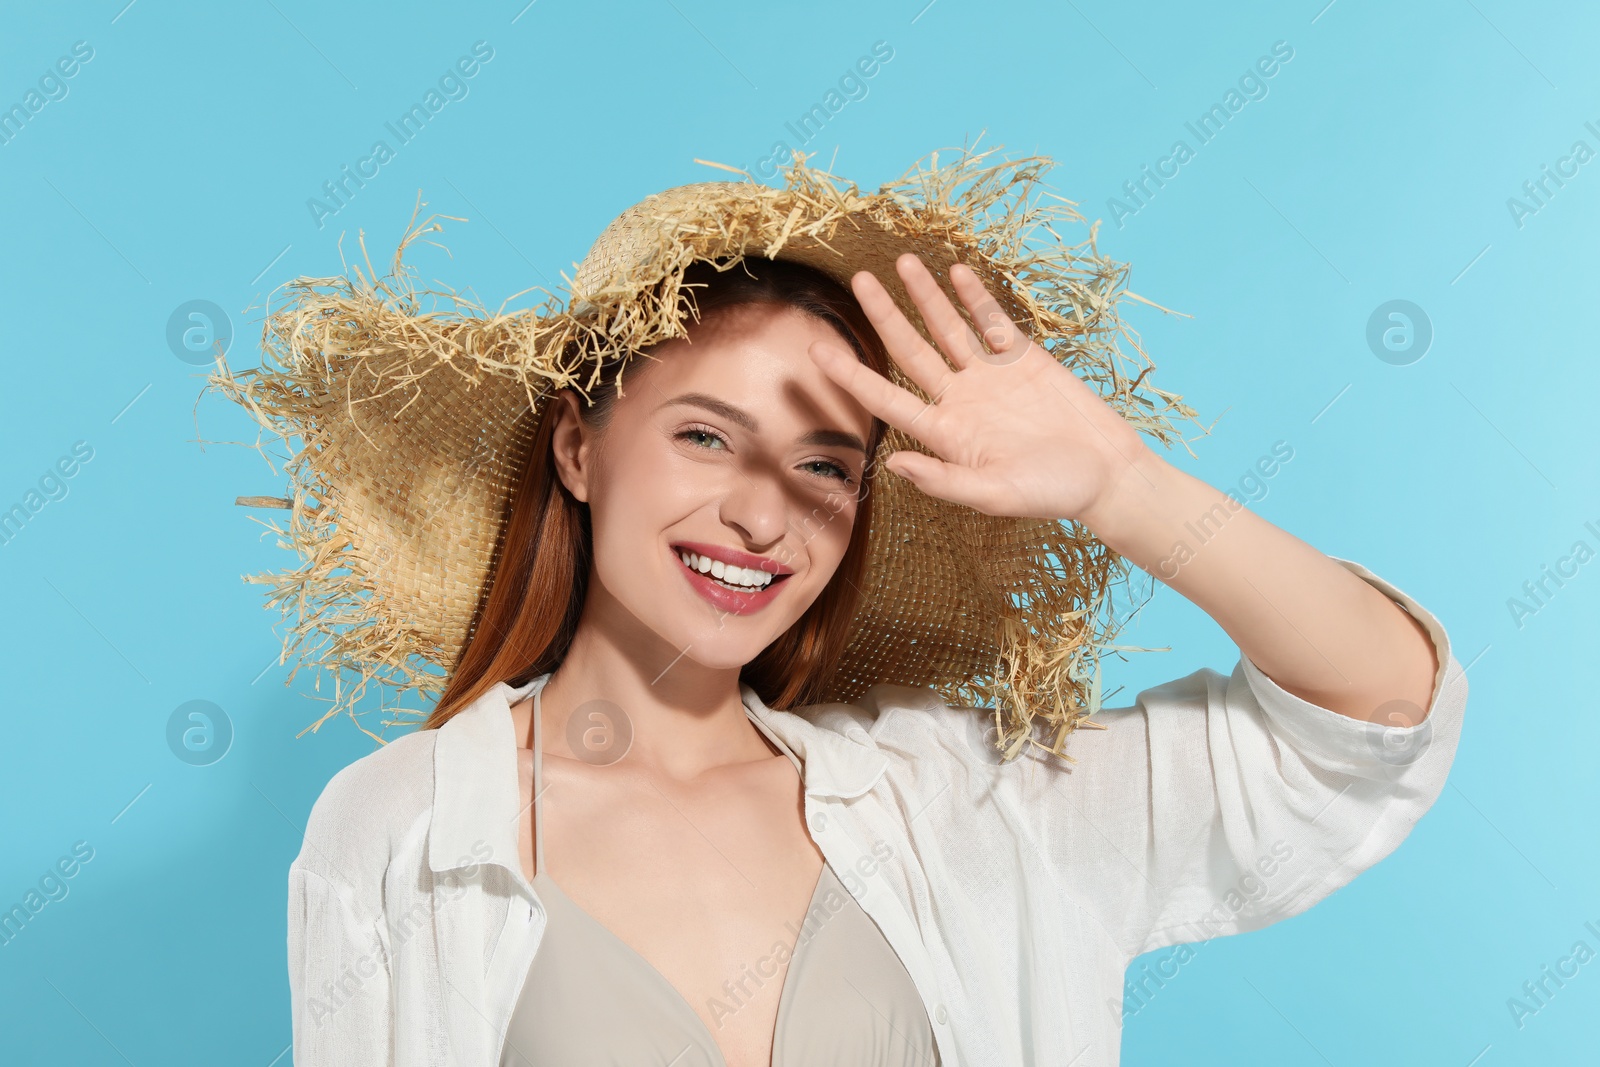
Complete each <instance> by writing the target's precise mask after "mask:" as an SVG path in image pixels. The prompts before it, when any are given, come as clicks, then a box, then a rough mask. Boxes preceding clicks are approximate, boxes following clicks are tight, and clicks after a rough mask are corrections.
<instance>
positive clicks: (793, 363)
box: [553, 302, 873, 668]
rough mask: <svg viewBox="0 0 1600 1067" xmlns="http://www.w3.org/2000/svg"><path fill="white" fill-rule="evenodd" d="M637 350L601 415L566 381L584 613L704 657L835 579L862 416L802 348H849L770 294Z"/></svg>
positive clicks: (559, 461) (768, 627)
mask: <svg viewBox="0 0 1600 1067" xmlns="http://www.w3.org/2000/svg"><path fill="white" fill-rule="evenodd" d="M688 333H689V336H688V338H687V339H674V340H672V341H669V342H666V343H664V344H662V345H660V346H658V347H657V348H656V349H654V351H653V353H652V355H653V357H654V358H646V359H642V360H639V361H638V362H636V363H635V364H633V365H632V366H631V367H630V368H629V371H628V373H627V374H626V375H625V377H624V379H623V389H624V393H623V395H622V396H621V397H619V398H618V399H617V400H616V401H615V403H614V405H613V406H612V409H611V411H610V414H609V418H608V419H607V420H606V422H605V424H604V425H603V426H601V427H592V426H589V425H586V424H585V423H584V422H583V421H582V420H581V419H580V418H578V415H577V410H578V404H579V403H581V401H578V400H577V399H576V398H575V397H573V396H572V395H571V394H564V399H565V403H566V407H567V410H565V411H562V412H561V413H560V415H559V417H560V418H561V420H562V421H561V422H560V423H559V424H558V429H557V431H556V435H555V439H554V442H553V444H554V456H555V462H556V467H557V471H558V474H559V476H560V478H561V480H562V482H563V484H565V485H566V487H567V489H568V491H569V492H571V493H572V494H573V495H574V496H575V497H576V498H577V499H579V500H581V501H584V502H585V503H587V504H588V506H589V516H590V523H591V531H592V536H593V560H592V571H591V579H590V585H589V603H588V604H587V605H586V613H587V615H588V616H593V617H594V618H595V621H598V622H601V623H602V624H609V625H613V626H616V627H618V628H619V636H622V635H623V634H626V635H627V637H628V639H630V640H656V641H660V642H662V643H664V644H665V645H669V646H671V648H672V649H673V650H674V653H673V654H674V655H676V654H678V653H682V652H685V650H688V651H687V652H686V654H687V655H689V656H692V657H693V658H694V659H695V660H696V661H697V662H699V663H701V664H703V665H705V666H707V667H715V668H728V667H738V666H742V665H743V664H745V663H748V662H749V661H750V660H752V659H753V658H755V656H756V655H757V654H758V653H759V652H760V651H761V650H762V649H763V648H765V647H766V646H767V645H769V644H771V643H772V641H773V640H774V639H775V638H777V637H778V636H779V635H780V634H782V633H783V632H784V631H785V630H787V629H788V628H789V627H790V626H791V625H793V624H794V623H795V621H796V620H798V619H799V618H800V616H801V615H802V614H804V612H805V611H806V609H807V608H808V607H809V606H810V605H811V604H812V602H813V601H815V600H816V598H817V597H818V595H819V594H820V593H821V592H822V591H823V589H824V587H825V586H826V585H827V584H828V582H829V580H830V579H831V578H832V577H833V575H834V573H835V571H836V570H837V568H838V566H839V563H840V561H841V560H842V559H843V557H844V554H845V551H846V549H847V548H848V547H849V543H850V537H851V531H852V528H853V526H854V523H855V519H856V515H857V512H858V509H859V502H858V496H859V493H860V488H861V485H862V478H863V475H864V473H865V467H866V463H867V455H866V448H867V446H868V443H869V442H870V440H871V437H872V431H873V419H872V416H871V415H870V414H869V413H868V412H867V410H866V409H865V408H863V407H862V406H861V405H860V404H859V403H858V402H857V401H856V400H855V399H854V398H853V397H852V396H850V394H849V393H847V392H846V391H845V390H843V389H841V388H840V387H839V386H837V385H835V384H834V383H833V381H832V380H831V379H829V378H828V377H827V376H826V375H825V374H824V373H823V372H822V371H821V369H820V368H818V367H817V365H816V364H815V363H814V362H813V361H812V359H811V357H810V356H809V355H808V349H809V348H810V346H811V345H812V344H814V343H818V342H821V343H824V344H831V345H833V346H835V347H841V348H845V349H847V350H848V348H849V345H848V342H847V341H846V340H845V338H843V337H842V336H841V335H840V333H839V332H838V330H837V329H836V328H835V327H834V326H832V325H831V324H829V323H827V322H825V321H823V320H822V319H820V318H817V317H815V316H812V315H809V314H807V313H805V312H803V311H800V310H799V309H796V308H794V307H791V306H788V305H784V304H777V303H767V302H762V303H753V304H740V305H735V306H731V307H724V308H720V309H717V310H716V311H715V312H713V313H710V314H708V315H706V317H705V318H704V319H702V320H701V321H700V322H698V323H693V324H691V325H690V326H689V328H688Z"/></svg>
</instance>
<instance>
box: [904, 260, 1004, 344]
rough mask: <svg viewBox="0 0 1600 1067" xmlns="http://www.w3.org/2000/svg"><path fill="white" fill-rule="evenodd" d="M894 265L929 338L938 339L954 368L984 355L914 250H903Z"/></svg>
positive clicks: (965, 323)
mask: <svg viewBox="0 0 1600 1067" xmlns="http://www.w3.org/2000/svg"><path fill="white" fill-rule="evenodd" d="M894 265H895V269H896V270H898V271H899V272H900V280H901V281H903V282H905V286H906V292H908V293H910V294H911V299H912V300H914V301H916V304H917V310H918V311H920V312H922V321H923V322H925V323H927V324H928V330H929V332H930V333H932V334H933V339H934V340H935V341H937V342H939V347H940V348H942V349H943V350H944V352H945V354H946V355H948V356H949V357H950V362H951V363H953V364H955V367H956V370H965V369H966V368H967V367H968V366H970V365H971V363H972V361H973V360H974V359H986V358H988V353H986V352H984V350H983V342H981V341H979V340H978V335H977V334H975V333H973V332H972V328H971V327H970V326H968V325H967V320H966V319H964V318H962V317H961V312H959V311H957V310H956V306H955V305H954V304H952V303H950V298H949V297H948V296H946V295H945V293H944V290H943V289H941V288H939V283H938V282H937V281H936V280H935V279H934V277H933V272H932V271H930V270H929V269H928V265H927V264H926V263H924V262H922V257H921V256H918V255H917V254H916V253H915V252H904V253H902V254H901V255H900V256H899V258H897V259H896V260H895V261H894Z"/></svg>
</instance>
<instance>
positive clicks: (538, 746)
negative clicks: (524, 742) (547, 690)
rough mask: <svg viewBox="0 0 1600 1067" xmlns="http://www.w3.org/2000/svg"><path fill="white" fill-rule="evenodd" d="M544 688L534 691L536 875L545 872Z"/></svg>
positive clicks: (534, 868) (534, 836)
mask: <svg viewBox="0 0 1600 1067" xmlns="http://www.w3.org/2000/svg"><path fill="white" fill-rule="evenodd" d="M543 689H544V686H540V687H539V688H538V689H536V690H534V693H533V873H534V877H538V876H539V875H541V874H543V873H544V825H543V823H542V822H541V820H540V814H541V811H540V804H539V795H540V794H541V793H543V792H544V770H543V767H542V764H543V763H544V739H543V737H542V736H541V735H542V734H543V732H544V731H543V729H542V727H543V724H544V723H543V720H544V716H543V715H541V714H539V694H540V692H541V691H542V690H543Z"/></svg>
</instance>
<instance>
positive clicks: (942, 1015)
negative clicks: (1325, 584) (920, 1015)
mask: <svg viewBox="0 0 1600 1067" xmlns="http://www.w3.org/2000/svg"><path fill="white" fill-rule="evenodd" d="M933 1017H934V1018H935V1019H937V1020H939V1025H940V1026H943V1025H944V1024H945V1023H947V1022H949V1021H950V1013H949V1012H947V1011H945V1010H944V1005H943V1004H941V1005H939V1006H938V1007H937V1008H935V1009H933Z"/></svg>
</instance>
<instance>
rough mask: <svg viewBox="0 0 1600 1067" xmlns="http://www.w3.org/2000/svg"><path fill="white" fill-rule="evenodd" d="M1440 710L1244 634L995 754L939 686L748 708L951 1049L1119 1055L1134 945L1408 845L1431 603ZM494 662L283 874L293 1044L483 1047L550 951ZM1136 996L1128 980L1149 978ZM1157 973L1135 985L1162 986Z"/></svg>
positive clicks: (332, 786) (352, 783) (972, 1056)
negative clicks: (1054, 746) (1335, 679)
mask: <svg viewBox="0 0 1600 1067" xmlns="http://www.w3.org/2000/svg"><path fill="white" fill-rule="evenodd" d="M1339 562H1340V563H1342V564H1344V565H1345V566H1346V567H1348V568H1349V569H1350V570H1352V571H1353V572H1354V573H1356V574H1357V575H1359V576H1360V577H1362V578H1364V579H1366V580H1367V581H1368V582H1370V583H1371V584H1372V585H1374V586H1375V587H1376V588H1378V589H1379V590H1381V591H1382V592H1384V593H1385V594H1387V595H1388V596H1389V597H1390V598H1392V599H1393V600H1395V601H1396V602H1398V603H1399V604H1400V605H1401V606H1402V607H1404V608H1405V609H1406V610H1407V611H1408V612H1410V613H1411V614H1412V615H1413V616H1414V617H1415V618H1417V619H1418V620H1419V621H1420V622H1422V623H1423V625H1424V626H1425V628H1426V629H1427V632H1428V634H1429V636H1430V637H1431V638H1432V640H1433V644H1434V648H1435V650H1436V652H1437V655H1438V663H1439V667H1438V672H1437V674H1436V676H1435V678H1434V689H1433V695H1432V698H1431V702H1430V704H1429V707H1428V715H1427V718H1426V719H1425V720H1424V721H1423V722H1422V723H1421V724H1419V725H1416V726H1412V727H1406V728H1401V727H1395V726H1386V725H1384V724H1381V723H1369V722H1362V721H1358V720H1355V719H1351V718H1348V717H1346V716H1343V715H1339V714H1337V713H1335V712H1332V711H1329V710H1327V709H1325V708H1321V707H1318V706H1316V705H1314V704H1310V703H1308V702H1306V701H1304V700H1301V699H1300V698H1298V697H1296V696H1293V695H1291V694H1290V693H1288V692H1286V691H1285V690H1283V689H1282V688H1280V687H1279V686H1278V685H1277V684H1276V683H1275V682H1273V681H1272V680H1271V679H1270V678H1268V677H1267V676H1266V675H1265V674H1263V673H1262V672H1261V670H1260V668H1259V667H1257V666H1256V665H1255V664H1254V663H1252V662H1251V661H1250V659H1249V658H1248V657H1241V658H1240V660H1239V662H1238V664H1237V666H1235V668H1234V670H1233V673H1232V675H1231V676H1229V677H1224V676H1223V675H1221V674H1219V673H1218V672H1216V671H1214V670H1211V669H1209V668H1206V669H1202V670H1198V671H1196V672H1194V673H1193V674H1190V675H1188V676H1186V677H1183V678H1179V679H1176V680H1174V681H1171V682H1167V683H1165V684H1163V685H1158V686H1155V687H1153V688H1150V689H1147V690H1144V691H1143V692H1141V693H1139V694H1138V696H1137V697H1136V698H1135V702H1134V704H1133V705H1132V706H1129V707H1125V708H1114V709H1106V710H1103V711H1102V712H1100V713H1099V714H1098V715H1096V716H1095V718H1096V719H1097V720H1098V721H1100V722H1102V723H1104V724H1105V725H1106V727H1107V729H1105V730H1103V731H1097V730H1083V731H1081V732H1076V733H1074V734H1073V735H1072V737H1071V740H1070V742H1069V751H1070V752H1071V754H1072V755H1073V756H1074V757H1075V758H1076V759H1077V761H1078V762H1077V763H1075V764H1072V763H1067V762H1065V761H1062V760H1059V759H1058V758H1056V757H1053V756H1049V755H1047V754H1030V755H1027V756H1024V757H1023V758H1021V759H1019V760H1018V761H1016V762H1013V763H1010V764H999V763H998V762H997V759H996V758H995V756H994V754H993V753H992V752H991V751H990V750H989V749H987V748H986V747H985V745H984V741H983V737H982V734H983V730H984V727H985V725H986V724H987V723H988V722H989V721H990V720H989V719H988V717H987V714H986V713H984V712H982V711H974V710H972V709H966V708H957V707H949V706H946V705H945V704H944V703H943V701H942V700H940V698H939V697H938V696H937V695H936V694H934V692H933V691H932V690H930V689H917V688H907V687H903V686H892V685H878V686H874V687H873V688H872V689H871V690H869V691H868V692H867V693H866V694H865V695H864V696H862V697H861V698H860V699H859V700H858V701H856V702H854V703H851V704H824V705H816V706H814V707H810V708H807V709H804V711H803V713H796V712H789V711H778V710H773V709H770V708H767V707H766V706H765V705H763V704H762V703H761V701H760V699H759V698H758V697H757V696H756V694H755V692H754V691H753V690H752V689H750V688H749V687H748V686H742V687H741V689H742V693H743V698H744V704H745V708H746V713H747V714H748V715H749V717H750V719H751V720H752V722H754V723H755V724H756V726H758V727H759V728H761V729H762V731H763V732H764V733H765V734H766V735H767V736H769V737H771V738H773V740H774V742H775V743H776V744H778V745H779V746H780V747H782V748H786V749H788V750H790V751H792V752H794V753H795V754H796V755H797V756H798V757H799V758H800V759H801V760H802V761H803V765H804V775H803V778H804V788H805V814H806V822H807V825H808V827H809V829H810V831H811V835H812V838H813V839H814V840H815V841H816V843H817V845H818V847H819V848H820V849H821V850H822V853H823V855H824V856H825V857H826V859H827V862H828V863H829V865H830V866H832V867H833V869H834V871H835V872H836V873H837V874H838V875H839V877H840V878H841V880H843V881H844V882H845V884H846V886H847V887H849V888H850V890H851V892H852V893H855V894H857V896H858V899H859V900H860V902H861V905H862V907H863V908H864V909H865V910H866V912H867V914H868V915H870V916H871V917H872V919H873V920H874V921H875V922H876V923H877V924H878V926H879V927H880V928H881V929H882V930H883V932H884V935H885V936H886V937H887V939H888V941H889V943H890V945H891V946H892V947H893V948H894V950H895V951H896V952H897V953H898V954H899V956H900V958H901V960H902V961H903V962H904V964H905V966H906V969H907V971H908V972H909V973H910V975H911V977H912V980H913V981H914V982H915V983H916V986H917V989H918V991H919V993H920V994H921V996H922V999H923V1002H924V1004H925V1006H926V1008H927V1011H928V1017H929V1019H930V1020H931V1021H932V1022H933V1028H934V1034H935V1038H936V1040H937V1042H938V1046H939V1053H940V1057H941V1059H942V1061H943V1063H944V1064H945V1065H946V1067H988V1065H1006V1067H1010V1065H1014V1064H1050V1065H1053V1067H1065V1065H1068V1064H1071V1065H1072V1067H1114V1065H1115V1064H1116V1063H1117V1060H1118V1055H1119V1052H1120V1041H1121V1027H1122V1001H1123V994H1124V984H1123V979H1124V972H1125V970H1126V968H1127V966H1128V963H1129V961H1130V960H1132V959H1133V958H1134V957H1135V956H1137V955H1139V954H1140V953H1144V952H1149V951H1151V950H1153V949H1158V948H1162V947H1165V946H1170V945H1176V944H1180V943H1183V942H1191V941H1200V940H1204V939H1206V938H1209V937H1217V936H1221V935H1225V934H1233V933H1239V932H1241V931H1245V930H1253V929H1257V928H1260V927H1263V926H1266V925H1268V924H1270V923H1273V922H1276V921H1277V920H1279V919H1283V918H1287V917H1288V916H1291V915H1295V914H1297V913H1299V912H1302V911H1304V910H1306V909H1307V908H1309V907H1311V906H1312V905H1313V904H1315V903H1316V902H1317V901H1319V900H1321V899H1323V898H1324V897H1326V896H1327V895H1328V894H1329V893H1331V892H1333V891H1334V890H1335V889H1338V888H1339V887H1340V886H1343V885H1345V884H1347V883H1348V882H1349V881H1350V880H1351V879H1352V878H1354V877H1355V876H1356V875H1357V874H1359V873H1360V872H1361V871H1363V870H1365V869H1366V868H1368V867H1370V866H1372V865H1373V864H1374V863H1376V862H1378V861H1379V860H1381V859H1382V858H1383V857H1385V856H1387V855H1388V854H1389V853H1390V852H1392V851H1394V849H1395V847H1396V846H1397V845H1399V844H1400V842H1401V841H1402V840H1403V839H1404V838H1405V836H1406V834H1407V833H1409V832H1410V830H1411V827H1412V825H1413V824H1415V823H1416V821H1417V819H1418V818H1420V817H1421V815H1422V813H1423V812H1425V811H1426V810H1427V809H1428V807H1429V806H1430V805H1431V804H1432V803H1433V801H1434V799H1435V798H1436V797H1437V796H1438V795H1439V792H1440V790H1441V789H1442V788H1443V787H1444V782H1445V776H1446V774H1447V773H1448V772H1449V768H1450V763H1451V760H1452V759H1453V757H1454V755H1455V749H1456V742H1457V739H1458V737H1459V735H1460V730H1461V719H1462V713H1463V709H1464V707H1465V704H1466V698H1467V682H1466V676H1465V674H1464V673H1463V671H1462V668H1461V665H1460V663H1458V662H1457V661H1456V659H1455V658H1454V656H1453V655H1452V654H1451V652H1450V644H1449V640H1448V638H1447V637H1446V635H1445V632H1444V629H1443V627H1442V626H1441V625H1440V623H1439V621H1438V620H1437V619H1436V618H1434V616H1433V615H1432V614H1430V613H1429V612H1428V611H1427V610H1426V609H1424V608H1422V607H1421V606H1420V605H1419V604H1417V603H1416V602H1415V601H1414V600H1412V599H1411V598H1410V597H1409V596H1407V595H1406V594H1404V593H1402V592H1401V591H1400V590H1398V589H1397V588H1395V587H1394V586H1392V585H1390V584H1389V583H1388V582H1386V581H1384V580H1383V579H1381V578H1378V577H1376V576H1375V575H1373V574H1372V573H1371V572H1370V571H1368V570H1367V569H1366V568H1365V567H1363V566H1361V565H1360V564H1358V563H1351V562H1349V561H1347V560H1339ZM548 677H549V676H548V675H545V676H543V677H541V678H538V679H535V680H534V681H533V682H530V683H529V684H527V685H525V686H522V687H520V688H513V687H511V686H509V685H507V684H505V683H501V684H500V685H498V686H497V687H496V688H495V689H493V690H491V691H490V692H488V693H486V694H485V695H484V696H483V697H481V698H480V699H478V700H477V701H475V702H474V703H473V704H471V705H470V706H468V707H467V708H465V709H463V710H462V711H461V712H460V713H458V714H457V715H456V716H455V717H454V718H452V719H450V720H449V721H448V722H447V723H445V725H444V726H442V727H441V728H439V729H438V730H426V731H417V732H415V733H412V734H408V735H406V736H404V737H401V738H399V739H397V740H395V741H393V742H391V743H390V744H388V745H386V746H384V747H383V748H381V749H379V750H377V751H375V752H373V753H372V754H370V755H368V756H365V757H363V758H361V759H359V760H357V761H356V762H355V763H353V764H351V765H350V766H348V767H346V768H345V769H343V770H342V771H340V772H339V773H338V774H336V775H335V776H334V777H333V779H332V780H331V781H330V782H329V783H328V785H327V787H326V789H324V790H323V793H322V795H321V797H320V798H319V799H318V801H317V803H316V805H315V807H314V808H313V810H312V813H311V818H310V821H309V825H308V826H307V828H306V834H305V843H304V846H303V847H302V849H301V852H300V855H299V856H298V857H297V858H296V859H295V861H294V864H293V866H292V867H291V868H290V872H289V939H288V940H289V986H290V995H291V998H292V1005H293V1017H294V1062H295V1063H296V1064H298V1065H299V1067H318V1065H324V1064H325V1065H328V1067H360V1065H365V1064H393V1065H396V1067H412V1065H422V1064H428V1065H435V1064H452V1065H454V1064H461V1065H478V1067H483V1065H492V1064H494V1063H496V1062H498V1060H499V1056H500V1051H501V1042H502V1040H503V1034H504V1033H505V1030H506V1026H507V1024H508V1022H509V1020H510V1017H511V1012H512V1009H513V1007H514V1006H515V1004H516V1001H517V995H518V993H519V991H520V989H521V983H522V980H523V978H524V977H525V976H526V975H527V973H528V970H529V965H530V963H531V961H532V960H533V957H534V954H535V953H536V952H537V951H538V948H539V940H540V936H541V934H542V933H543V930H544V917H545V913H544V908H543V905H542V904H541V903H540V901H539V898H538V894H537V893H536V892H535V891H534V889H533V887H532V886H531V885H529V883H528V881H527V879H526V878H525V877H524V876H523V873H522V868H521V861H520V858H519V852H518V848H517V828H518V817H519V814H520V811H521V808H522V803H521V800H520V794H519V790H518V783H517V763H516V760H517V739H516V737H515V736H514V731H513V729H512V721H511V710H510V709H511V705H512V704H514V703H516V702H518V701H520V700H522V699H523V698H524V697H526V696H528V695H530V694H531V693H532V692H533V690H534V689H535V687H537V686H540V685H542V684H543V683H544V681H545V680H546V679H547V678H548ZM1129 992H1130V996H1137V995H1139V991H1138V990H1137V989H1136V988H1134V986H1133V983H1130V984H1129ZM1146 992H1148V990H1147V991H1146Z"/></svg>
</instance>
